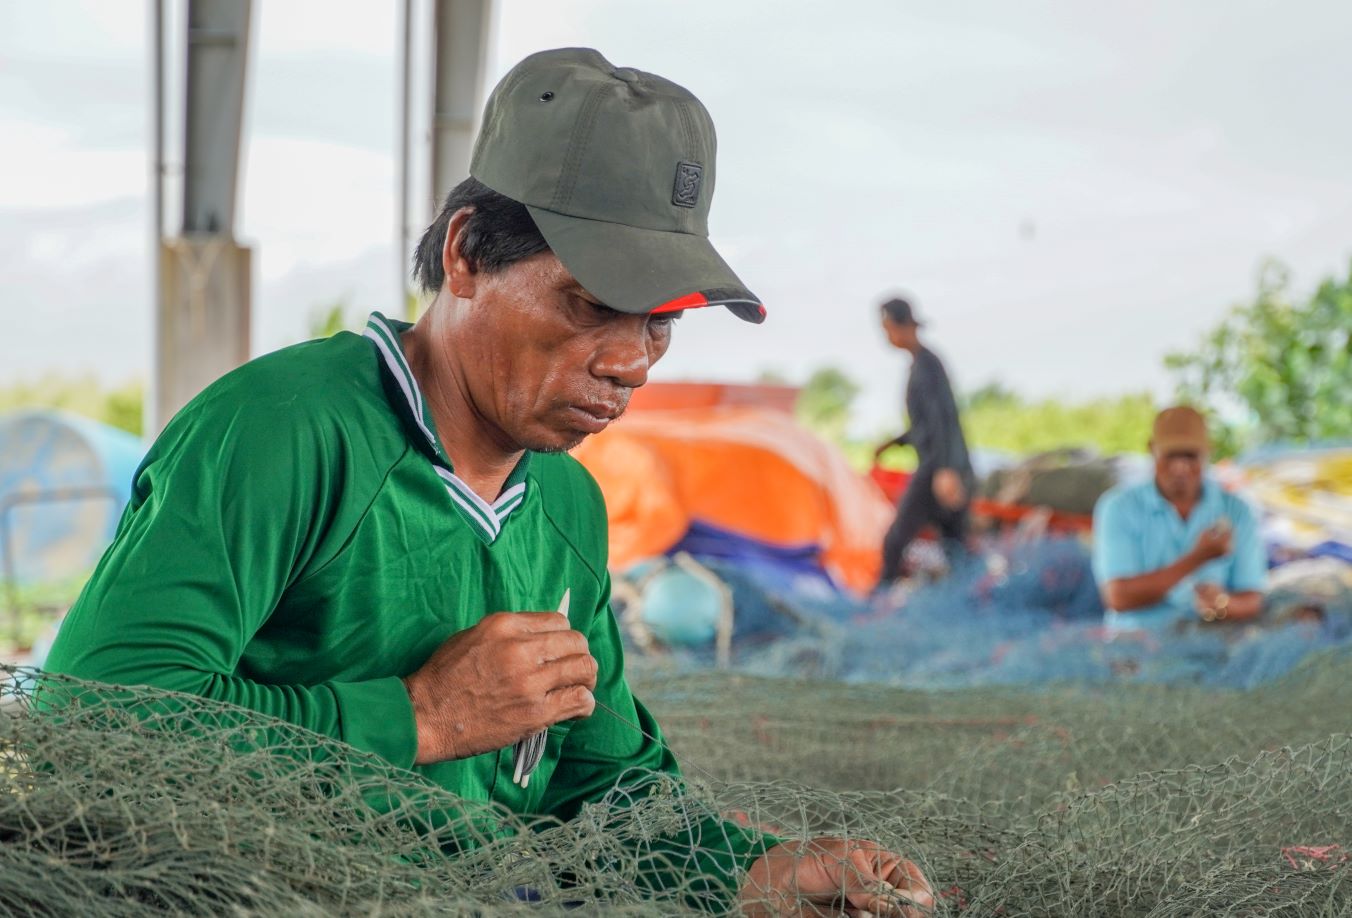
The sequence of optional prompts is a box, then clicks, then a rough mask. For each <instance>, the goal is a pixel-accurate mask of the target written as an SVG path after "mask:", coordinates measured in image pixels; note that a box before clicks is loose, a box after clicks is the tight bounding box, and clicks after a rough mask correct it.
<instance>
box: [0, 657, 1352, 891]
mask: <svg viewBox="0 0 1352 918" xmlns="http://www.w3.org/2000/svg"><path fill="white" fill-rule="evenodd" d="M5 676H9V677H11V678H9V679H8V681H7V683H6V684H7V686H8V687H7V688H5V689H4V690H3V698H2V703H0V776H2V777H0V914H3V915H25V916H26V915H147V914H212V915H216V914H232V915H278V916H281V915H288V916H294V915H399V916H405V915H442V914H467V913H472V914H504V913H517V912H523V913H525V912H529V913H531V914H538V913H543V914H562V913H572V914H578V913H582V914H587V913H594V912H598V911H605V912H606V913H616V914H631V915H640V914H653V915H672V914H680V913H685V912H688V911H694V910H715V909H717V908H719V907H720V906H721V905H723V904H725V901H726V900H723V899H720V898H719V897H717V896H715V895H712V894H711V893H710V891H709V886H708V884H707V883H706V882H704V881H703V880H702V879H701V877H700V876H699V875H698V871H697V870H696V869H695V868H694V866H693V865H695V864H698V863H700V862H701V860H700V857H699V854H700V852H698V851H689V852H685V853H684V854H682V853H681V852H679V851H676V852H672V851H668V850H665V849H663V850H664V852H665V853H662V854H661V855H659V854H658V853H657V852H658V851H659V846H658V844H657V842H656V840H657V839H659V838H662V837H667V836H670V835H671V834H672V833H673V832H674V831H677V830H679V829H680V828H681V827H684V826H689V825H691V824H692V821H699V820H704V819H706V818H707V817H708V816H709V815H710V814H717V815H719V816H721V817H723V818H726V819H729V820H733V821H736V822H739V823H742V824H745V825H750V826H756V827H761V828H764V829H766V830H768V831H771V832H773V833H775V834H776V835H778V836H780V837H783V838H805V837H810V836H817V835H836V836H845V837H850V838H869V839H874V840H877V841H880V842H882V843H883V844H885V845H886V846H888V847H890V848H892V849H894V850H896V851H899V852H901V853H904V854H905V855H907V856H909V857H911V858H912V859H913V860H915V861H916V862H917V863H918V864H920V865H921V866H922V868H923V869H924V871H925V873H926V874H927V875H928V877H929V878H930V879H931V881H932V882H933V884H934V886H935V889H936V890H937V891H938V892H939V894H940V901H939V903H938V907H937V909H936V912H937V913H938V914H944V915H956V914H970V915H982V916H985V915H1002V916H1020V915H1027V916H1105V915H1121V916H1184V915H1189V916H1191V915H1213V914H1227V915H1245V916H1259V915H1291V916H1295V915H1301V916H1305V915H1309V916H1332V915H1349V914H1352V737H1349V735H1348V732H1347V731H1348V730H1349V720H1352V713H1350V711H1352V709H1350V708H1349V705H1348V703H1347V696H1348V691H1349V689H1348V687H1349V685H1352V655H1349V654H1346V653H1326V654H1324V655H1321V656H1319V657H1318V658H1316V659H1312V660H1309V661H1306V663H1305V664H1304V665H1302V666H1300V667H1298V668H1297V669H1296V671H1294V672H1293V673H1291V674H1289V675H1287V676H1286V677H1284V678H1282V679H1281V680H1278V681H1275V682H1273V683H1270V684H1268V685H1264V686H1262V687H1260V688H1258V689H1256V690H1253V691H1251V692H1218V691H1214V690H1210V691H1208V690H1203V689H1200V688H1196V687H1179V686H1149V685H1138V686H1116V687H1113V688H1111V689H1096V688H1093V687H1079V688H1069V687H1067V688H1062V689H1058V690H1056V691H1017V690H1009V689H1005V690H1001V691H998V692H997V691H993V690H965V691H954V692H918V691H910V690H906V689H901V688H883V687H877V686H869V687H865V686H851V685H843V684H838V683H821V682H807V681H794V680H787V679H780V680H772V679H759V678H755V677H749V676H745V675H735V674H717V673H705V674H697V675H689V674H687V675H679V676H672V677H666V678H662V677H657V676H655V675H652V674H649V675H647V676H645V677H643V679H642V680H640V682H639V683H638V684H637V685H636V691H637V692H638V693H639V695H640V697H643V698H645V699H646V700H647V702H648V704H649V706H650V707H651V708H652V709H653V711H654V713H655V714H656V715H657V717H658V720H659V721H660V722H662V723H663V724H664V727H665V729H666V731H667V734H668V739H669V742H670V743H671V746H672V748H673V750H674V751H675V752H676V754H677V755H678V756H679V757H680V758H681V759H682V761H683V763H684V767H685V773H686V777H687V786H686V787H685V788H684V789H682V788H681V787H678V786H677V785H676V784H675V783H673V782H671V781H670V780H660V779H650V780H646V781H645V780H643V779H641V778H639V777H638V776H632V778H631V780H632V781H634V782H635V783H633V784H630V785H629V788H628V789H627V790H617V791H615V792H613V793H612V795H611V796H610V798H608V799H607V800H605V801H601V802H599V803H596V804H592V805H588V806H587V807H586V808H585V809H584V811H583V813H582V814H581V815H580V816H579V817H578V818H577V819H575V820H573V821H571V822H568V823H559V822H556V821H550V820H545V819H538V818H532V817H529V816H524V815H514V814H511V813H507V812H505V811H503V810H501V809H497V808H495V807H493V806H491V805H486V804H482V803H477V804H471V803H468V802H466V801H463V800H460V799H458V798H455V797H453V796H451V795H448V794H446V793H445V792H443V791H441V790H439V789H437V788H435V787H432V786H430V785H429V784H427V783H426V782H424V781H423V780H422V779H420V778H419V777H418V776H417V775H415V774H413V773H411V772H405V771H401V770H399V769H396V768H393V767H390V766H388V765H386V764H383V763H381V762H380V761H377V760H374V759H372V758H371V757H369V756H366V755H364V754H361V753H359V752H356V751H354V750H351V749H348V748H345V747H343V746H341V745H340V744H337V743H334V742H332V741H330V740H327V739H324V738H322V737H318V736H316V735H314V734H310V733H307V732H305V731H303V730H299V729H297V728H294V727H291V726H289V725H286V724H283V723H280V722H277V721H274V720H270V719H267V718H263V717H259V716H256V715H253V714H250V713H247V712H244V711H242V710H240V709H236V708H231V707H227V706H222V705H219V704H214V703H208V702H204V701H201V700H198V699H193V698H189V697H186V696H181V695H173V694H169V693H160V692H154V691H149V690H135V691H133V690H127V689H122V690H112V689H107V688H100V687H96V686H88V685H82V684H79V683H68V682H65V681H62V680H52V679H50V678H49V677H40V678H39V679H37V680H35V679H33V678H31V677H30V676H31V674H24V673H16V672H15V671H14V670H13V669H9V670H8V671H6V672H0V678H4V677H5ZM72 690H73V691H72ZM593 716H606V714H605V713H604V712H600V711H598V713H597V714H595V715H593ZM659 858H660V859H661V860H662V861H663V863H662V864H661V867H662V870H663V871H664V872H666V873H667V874H669V875H670V876H671V877H673V878H674V879H673V880H672V881H671V882H669V883H667V884H666V886H665V887H664V888H661V889H654V888H652V887H653V884H652V883H650V882H649V881H648V879H647V876H648V875H649V874H650V873H651V871H652V868H653V865H654V860H655V859H659Z"/></svg>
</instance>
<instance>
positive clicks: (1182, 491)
mask: <svg viewBox="0 0 1352 918" xmlns="http://www.w3.org/2000/svg"><path fill="white" fill-rule="evenodd" d="M1153 452H1154V455H1155V482H1156V483H1157V485H1158V486H1159V489H1160V493H1161V494H1163V495H1164V496H1165V498H1167V499H1168V500H1170V501H1172V502H1174V503H1179V502H1185V503H1186V502H1191V501H1195V500H1196V499H1197V497H1198V495H1200V494H1201V493H1202V471H1203V470H1204V469H1205V468H1206V458H1207V457H1206V453H1204V452H1199V451H1197V450H1188V449H1171V450H1169V451H1167V452H1165V451H1162V450H1160V449H1157V448H1156V449H1153Z"/></svg>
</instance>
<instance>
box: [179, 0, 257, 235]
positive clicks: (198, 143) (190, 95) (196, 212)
mask: <svg viewBox="0 0 1352 918" xmlns="http://www.w3.org/2000/svg"><path fill="white" fill-rule="evenodd" d="M251 7H252V3H251V2H250V0H188V73H187V82H186V90H185V92H186V103H187V109H186V112H187V116H186V118H185V119H184V129H185V136H184V163H183V165H184V175H183V179H184V180H183V229H182V232H183V234H184V235H188V234H192V233H223V234H226V235H233V233H234V229H235V198H236V196H237V184H238V178H239V148H240V133H241V128H242V124H243V118H244V76H245V72H246V69H247V65H248V56H249V12H250V9H251Z"/></svg>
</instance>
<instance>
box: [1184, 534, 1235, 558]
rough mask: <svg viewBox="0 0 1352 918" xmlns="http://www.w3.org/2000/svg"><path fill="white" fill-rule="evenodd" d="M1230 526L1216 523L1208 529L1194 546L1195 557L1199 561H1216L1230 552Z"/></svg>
mask: <svg viewBox="0 0 1352 918" xmlns="http://www.w3.org/2000/svg"><path fill="white" fill-rule="evenodd" d="M1230 542H1231V537H1230V527H1229V526H1222V525H1216V526H1212V527H1210V528H1209V529H1207V530H1206V531H1205V532H1203V533H1202V535H1201V537H1200V538H1198V540H1197V544H1196V545H1194V546H1193V547H1192V554H1193V557H1194V558H1196V559H1197V561H1198V562H1199V563H1203V564H1204V563H1206V562H1207V561H1214V560H1215V559H1216V558H1224V557H1225V556H1226V555H1228V554H1230Z"/></svg>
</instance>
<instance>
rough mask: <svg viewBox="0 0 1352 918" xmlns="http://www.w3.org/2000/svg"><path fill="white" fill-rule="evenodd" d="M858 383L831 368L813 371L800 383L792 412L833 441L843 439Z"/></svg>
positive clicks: (839, 441) (801, 420)
mask: <svg viewBox="0 0 1352 918" xmlns="http://www.w3.org/2000/svg"><path fill="white" fill-rule="evenodd" d="M858 394H859V385H858V383H856V382H855V381H854V380H852V379H850V378H849V377H848V376H846V375H845V374H844V373H843V372H841V371H840V370H838V369H837V368H835V367H821V368H820V369H817V370H815V371H814V372H813V373H812V375H811V376H809V377H808V378H807V382H805V383H803V387H802V389H800V390H799V392H798V401H797V403H796V404H795V405H794V414H795V415H796V416H797V418H798V420H799V422H801V423H802V424H803V425H804V426H805V427H807V428H808V429H810V430H812V431H813V432H815V433H816V434H817V435H819V436H821V437H823V438H824V439H826V440H829V441H831V442H833V443H836V444H841V443H843V442H844V441H845V431H846V428H848V427H849V424H850V408H851V406H852V405H853V404H854V399H855V397H856V396H857V395H858Z"/></svg>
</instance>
